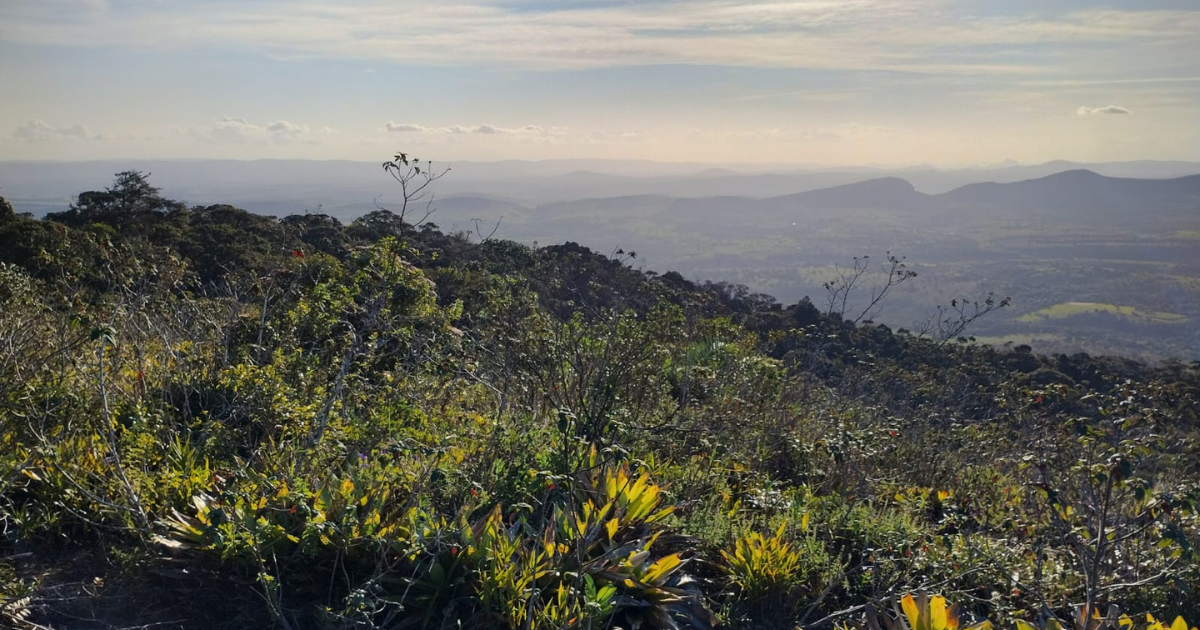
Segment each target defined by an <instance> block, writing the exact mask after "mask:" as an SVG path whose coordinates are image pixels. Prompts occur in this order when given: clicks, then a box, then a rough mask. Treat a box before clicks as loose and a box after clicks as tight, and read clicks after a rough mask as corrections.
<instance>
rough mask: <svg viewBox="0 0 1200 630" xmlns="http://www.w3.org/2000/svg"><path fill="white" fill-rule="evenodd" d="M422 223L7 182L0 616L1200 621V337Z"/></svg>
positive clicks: (245, 622)
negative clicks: (928, 302)
mask: <svg viewBox="0 0 1200 630" xmlns="http://www.w3.org/2000/svg"><path fill="white" fill-rule="evenodd" d="M415 222H416V221H413V220H411V219H410V220H409V221H405V220H404V219H402V217H401V216H399V215H397V214H394V213H392V212H389V211H384V210H380V211H377V212H374V213H371V214H369V215H367V216H365V217H363V218H361V219H359V220H356V221H354V222H353V223H351V224H348V225H343V224H341V223H340V222H338V221H337V220H336V219H333V218H331V217H328V216H324V215H320V214H310V215H300V216H290V217H285V218H283V219H279V220H277V219H275V218H272V217H265V216H260V215H255V214H251V213H248V212H245V211H243V210H239V209H237V208H233V207H230V206H220V205H218V206H207V207H188V206H187V205H185V204H183V203H179V202H175V201H171V200H168V199H163V198H162V197H160V196H159V194H158V191H157V190H155V189H154V188H153V187H152V186H150V184H149V182H148V181H147V180H146V178H145V177H144V176H142V175H141V174H139V173H133V172H130V173H122V174H120V175H119V176H118V179H117V181H116V182H115V183H114V185H113V187H112V188H110V189H108V190H105V191H97V192H87V193H82V194H80V195H79V198H78V201H77V203H76V204H75V206H73V207H72V209H71V210H70V211H67V212H64V213H60V214H56V215H50V216H48V217H47V218H46V219H44V220H38V219H34V218H32V217H28V216H21V215H16V214H14V213H13V212H12V210H11V207H9V206H7V205H6V204H3V203H0V440H2V442H3V444H2V448H0V475H3V476H2V477H0V535H2V538H0V625H3V624H8V625H11V626H14V627H20V628H45V627H50V628H72V629H74V628H128V627H155V628H172V627H178V628H258V627H263V628H266V627H280V628H295V629H299V628H417V627H427V628H445V627H456V626H459V627H469V628H596V629H599V628H615V627H620V628H637V627H642V628H676V627H677V628H705V627H731V628H734V627H736V628H793V627H796V626H801V627H804V628H810V627H811V628H822V627H823V628H829V627H833V626H835V625H838V626H841V625H843V624H848V625H849V626H851V627H857V626H861V627H863V628H867V627H870V628H872V629H873V630H877V629H878V628H879V624H880V623H882V624H883V626H885V627H888V628H892V627H899V628H904V627H906V626H905V624H908V625H909V626H912V627H913V628H914V629H915V630H945V629H946V628H948V627H953V626H954V625H955V624H957V622H956V621H955V622H953V623H951V620H952V618H953V615H951V616H950V617H946V615H945V614H943V613H942V612H940V611H941V610H942V605H943V601H942V600H941V599H939V598H934V599H932V600H929V601H925V600H922V599H921V598H917V600H915V601H909V600H905V601H904V602H903V604H902V605H900V606H899V607H898V608H896V609H895V610H896V611H897V612H895V613H892V612H891V611H892V609H893V606H894V605H896V602H898V601H901V597H902V596H903V595H905V594H906V593H910V592H911V593H916V592H919V591H928V592H930V593H939V594H941V595H944V596H945V597H946V598H947V599H948V600H949V601H951V602H955V603H957V604H959V606H960V608H959V609H958V612H959V615H961V617H962V619H963V625H966V624H967V622H968V621H980V620H983V619H990V620H991V622H992V623H994V624H996V625H997V626H1003V627H1012V626H1013V624H1014V623H1016V622H1017V620H1021V622H1022V623H1025V622H1027V623H1031V624H1033V625H1034V626H1035V627H1039V628H1047V629H1049V628H1053V627H1054V624H1055V623H1056V622H1055V621H1053V619H1054V618H1055V617H1057V618H1058V619H1061V620H1062V623H1063V624H1064V625H1066V626H1070V625H1072V624H1074V625H1075V626H1076V627H1077V628H1080V629H1081V630H1082V629H1084V628H1087V629H1089V630H1090V629H1093V628H1097V627H1099V626H1102V625H1106V624H1107V625H1108V626H1110V627H1112V628H1118V627H1125V626H1126V625H1132V626H1133V627H1135V628H1137V629H1139V630H1140V629H1141V628H1143V627H1146V626H1147V625H1148V624H1150V623H1151V622H1150V621H1148V620H1147V618H1146V617H1145V614H1146V613H1151V614H1153V615H1154V616H1155V617H1157V618H1158V619H1163V620H1171V619H1174V618H1175V616H1176V615H1185V616H1187V618H1188V619H1190V620H1191V621H1192V622H1193V623H1195V622H1196V620H1198V619H1200V593H1198V591H1197V589H1200V571H1198V568H1197V563H1196V560H1197V555H1196V554H1197V550H1196V548H1195V547H1194V545H1195V544H1196V542H1197V540H1198V536H1200V520H1198V517H1197V513H1196V500H1197V498H1200V457H1198V455H1200V452H1198V450H1200V449H1198V444H1197V437H1198V435H1200V433H1198V432H1197V426H1198V425H1197V407H1196V401H1197V398H1198V397H1200V371H1198V369H1197V366H1196V365H1194V364H1193V365H1186V364H1182V363H1167V364H1162V365H1156V366H1149V365H1145V364H1142V363H1138V362H1135V361H1127V360H1122V359H1119V358H1095V357H1089V356H1086V355H1076V356H1057V357H1047V356H1038V355H1035V354H1033V353H1031V352H1029V351H1028V349H1027V348H1018V349H1016V350H1014V351H999V350H995V349H992V348H988V347H980V346H975V345H971V344H963V343H959V341H958V340H957V337H958V336H959V334H960V333H963V331H962V330H960V329H958V328H957V324H958V323H960V320H961V319H962V318H964V317H969V315H970V311H966V313H967V314H966V315H961V316H960V315H959V314H958V313H957V312H950V316H948V317H947V318H946V320H945V321H944V322H935V324H937V325H935V327H934V328H932V329H931V330H930V333H931V334H930V335H927V336H923V337H920V336H916V335H913V334H910V333H904V332H899V331H897V332H893V331H891V330H888V329H887V328H885V327H882V326H875V325H871V324H865V323H859V324H857V325H856V324H855V323H853V322H852V321H850V320H851V319H853V318H843V317H841V316H839V315H838V314H831V313H829V312H828V311H829V310H830V309H821V308H817V307H816V306H814V305H813V304H812V303H810V302H809V301H807V300H805V301H801V302H799V303H797V304H791V305H781V304H779V303H777V302H776V301H775V300H773V299H772V298H770V297H768V296H764V295H756V294H752V293H750V292H748V291H747V290H745V289H744V288H741V287H737V286H730V285H723V284H713V283H708V284H695V283H692V282H690V281H688V280H686V279H685V278H683V277H682V276H680V275H679V274H676V273H669V272H668V273H662V274H656V273H653V272H646V271H641V270H638V269H635V268H634V267H633V266H632V264H631V263H633V261H635V260H636V258H635V254H633V253H624V252H614V253H613V254H612V255H611V256H604V255H601V254H598V253H595V252H592V251H589V250H588V249H586V248H583V247H580V246H578V245H575V244H573V243H566V244H562V245H553V246H549V247H542V248H536V249H535V248H529V247H526V246H523V245H519V244H516V243H513V242H508V241H500V240H492V239H483V240H481V239H480V237H479V235H478V234H473V233H459V234H444V233H442V232H440V231H439V230H437V229H436V228H435V227H432V226H431V225H430V224H425V225H419V226H418V225H412V223H415ZM956 318H958V319H956ZM939 332H940V333H943V334H939ZM963 334H965V333H963ZM1110 606H1118V607H1119V610H1120V612H1123V613H1128V614H1129V615H1131V619H1129V620H1128V624H1125V623H1124V622H1122V621H1121V620H1120V619H1119V617H1118V615H1119V614H1120V613H1117V614H1114V615H1113V616H1112V617H1111V618H1109V619H1107V620H1104V621H1102V620H1100V619H1094V620H1088V621H1086V622H1085V621H1083V620H1080V619H1079V618H1078V614H1079V612H1078V611H1079V610H1080V608H1079V607H1082V609H1083V610H1084V611H1087V612H1085V614H1084V618H1085V619H1088V618H1090V617H1092V616H1093V615H1092V614H1089V613H1091V612H1094V611H1099V612H1098V615H1099V616H1103V615H1106V614H1107V613H1108V612H1109V610H1110ZM917 609H921V610H920V611H918V610H917ZM876 610H879V611H884V612H881V613H876V612H875V611H876ZM930 615H932V618H931V617H930ZM897 624H899V625H897Z"/></svg>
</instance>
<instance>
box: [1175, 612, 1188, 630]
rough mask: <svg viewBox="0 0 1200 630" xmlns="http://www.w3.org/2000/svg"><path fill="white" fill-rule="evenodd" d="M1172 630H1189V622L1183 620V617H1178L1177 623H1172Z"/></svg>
mask: <svg viewBox="0 0 1200 630" xmlns="http://www.w3.org/2000/svg"><path fill="white" fill-rule="evenodd" d="M1171 630H1188V625H1187V622H1186V621H1184V620H1183V616H1182V615H1181V616H1179V617H1176V618H1175V621H1173V622H1171Z"/></svg>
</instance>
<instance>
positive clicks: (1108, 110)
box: [1075, 105, 1133, 116]
mask: <svg viewBox="0 0 1200 630" xmlns="http://www.w3.org/2000/svg"><path fill="white" fill-rule="evenodd" d="M1075 113H1076V115H1079V116H1091V115H1092V114H1119V115H1127V114H1132V113H1133V112H1131V111H1129V110H1128V109H1125V108H1124V107H1121V106H1120V105H1105V106H1104V107H1086V106H1085V107H1080V108H1079V109H1077V110H1075Z"/></svg>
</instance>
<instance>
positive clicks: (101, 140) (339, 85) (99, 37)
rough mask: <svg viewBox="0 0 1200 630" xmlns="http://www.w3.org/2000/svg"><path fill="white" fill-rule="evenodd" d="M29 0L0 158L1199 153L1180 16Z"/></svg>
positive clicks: (9, 22)
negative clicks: (399, 151)
mask: <svg viewBox="0 0 1200 630" xmlns="http://www.w3.org/2000/svg"><path fill="white" fill-rule="evenodd" d="M1044 5H1045V3H1036V2H1030V1H1026V0H1022V1H1020V2H1009V3H984V2H978V1H975V0H912V1H908V2H897V1H895V0H855V1H847V2H827V1H819V0H786V1H785V0H754V1H750V2H734V1H730V0H699V1H692V2H661V1H654V2H643V3H625V2H604V1H597V0H564V1H559V2H551V1H548V0H532V1H530V0H525V1H506V0H462V1H451V2H443V3H436V4H428V3H413V2H381V1H375V0H372V1H369V2H357V3H350V2H345V1H339V2H325V3H318V2H308V1H285V0H253V1H245V2H229V1H225V0H218V1H211V2H199V1H196V0H170V1H166V2H164V1H161V0H119V1H118V0H43V1H40V2H36V3H32V2H10V3H5V4H4V5H3V6H0V53H2V54H0V76H3V78H4V84H5V87H6V98H5V99H4V100H3V102H0V138H3V141H2V142H0V160H25V159H34V160H74V159H88V160H94V159H162V158H170V159H187V158H209V159H227V158H239V159H263V158H273V159H280V158H304V159H350V160H364V161H378V160H380V159H382V158H383V157H386V155H388V154H389V153H390V152H392V151H394V150H397V149H402V150H406V151H411V152H413V153H415V154H419V155H422V156H426V157H430V158H433V159H436V160H438V161H495V160H508V159H515V160H545V159H564V158H581V159H596V158H600V159H625V158H631V159H645V160H655V161H665V162H680V161H686V162H694V163H705V164H725V163H729V162H734V163H742V164H748V163H767V164H793V165H804V166H811V165H844V166H859V165H861V166H875V167H902V166H912V165H927V164H933V165H937V166H939V167H942V168H959V167H964V166H983V165H992V164H995V163H998V162H1001V161H1004V160H1010V159H1011V160H1016V161H1019V162H1021V163H1025V164H1037V163H1043V162H1048V161H1051V160H1058V159H1063V160H1070V161H1078V162H1111V161H1127V160H1143V159H1156V160H1190V161H1200V116H1197V105H1200V8H1197V7H1196V6H1195V4H1194V3H1192V2H1187V1H1184V0H1156V1H1153V2H1134V1H1132V0H1113V1H1110V2H1104V3H1101V2H1089V1H1084V0H1070V1H1066V2H1060V3H1054V5H1053V6H1044Z"/></svg>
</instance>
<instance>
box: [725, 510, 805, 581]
mask: <svg viewBox="0 0 1200 630" xmlns="http://www.w3.org/2000/svg"><path fill="white" fill-rule="evenodd" d="M786 528H787V523H786V522H785V523H783V524H781V525H780V526H779V528H778V529H777V530H775V535H773V536H771V537H769V538H768V537H765V536H763V535H762V534H760V533H758V532H754V531H752V532H747V533H746V534H744V535H743V536H742V537H741V538H739V539H737V541H735V542H734V545H733V548H732V549H731V550H724V549H723V550H721V557H722V558H724V559H725V564H724V566H723V567H722V568H723V569H724V570H725V572H726V573H727V574H728V575H729V580H730V582H731V583H732V584H733V586H735V587H736V588H737V589H738V591H739V592H740V593H741V595H742V597H744V598H747V599H750V600H757V599H761V598H763V597H768V596H771V595H784V594H786V593H787V591H789V590H791V589H792V588H793V587H794V586H795V585H796V580H797V577H798V576H799V574H800V564H801V560H802V557H801V554H802V552H801V551H800V550H799V549H797V548H795V547H794V546H793V545H792V543H791V542H789V541H787V540H785V539H784V530H785V529H786Z"/></svg>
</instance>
